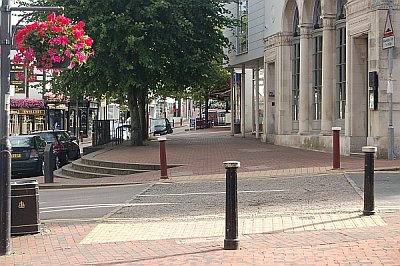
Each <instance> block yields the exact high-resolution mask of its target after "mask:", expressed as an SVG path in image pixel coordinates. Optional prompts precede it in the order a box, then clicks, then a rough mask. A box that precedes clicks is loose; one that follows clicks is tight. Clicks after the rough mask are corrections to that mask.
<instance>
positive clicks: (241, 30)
mask: <svg viewBox="0 0 400 266" xmlns="http://www.w3.org/2000/svg"><path fill="white" fill-rule="evenodd" d="M237 11H238V14H237V18H238V20H239V26H238V27H237V36H236V53H237V54H242V53H246V52H247V51H248V35H249V32H248V21H249V17H248V0H239V1H238V9H237Z"/></svg>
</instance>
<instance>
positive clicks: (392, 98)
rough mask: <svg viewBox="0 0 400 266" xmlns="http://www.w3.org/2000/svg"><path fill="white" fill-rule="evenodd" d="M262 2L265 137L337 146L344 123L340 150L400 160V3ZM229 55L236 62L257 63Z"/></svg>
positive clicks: (324, 147)
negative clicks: (372, 151) (399, 42)
mask: <svg viewBox="0 0 400 266" xmlns="http://www.w3.org/2000/svg"><path fill="white" fill-rule="evenodd" d="M251 1H252V0H249V1H248V3H251ZM278 2H281V1H278ZM264 7H265V9H264V17H265V19H264V38H263V47H264V51H263V63H264V64H263V69H264V79H265V92H264V95H266V97H265V101H266V104H265V106H266V108H265V110H264V121H263V132H265V134H263V135H262V138H261V139H262V140H263V141H267V142H271V143H275V144H278V145H287V146H296V147H302V148H306V149H315V150H324V151H331V150H332V128H333V127H340V128H341V131H340V136H341V139H340V141H341V153H342V154H347V155H349V154H352V153H361V148H362V147H363V146H376V147H378V157H380V158H388V157H389V158H395V157H396V156H397V157H398V155H399V148H400V87H399V86H400V84H399V82H398V80H399V76H400V68H399V65H400V58H399V49H398V47H396V45H395V42H393V40H394V39H395V37H397V36H400V12H399V8H400V6H399V0H347V1H346V0H285V1H282V2H281V3H277V1H267V0H266V1H264ZM248 18H249V20H251V19H252V14H251V8H250V9H249V14H248ZM249 43H251V36H250V35H249ZM230 58H231V59H232V62H234V63H233V65H234V66H236V67H239V66H241V67H243V66H246V65H247V64H248V62H252V60H253V59H251V58H248V61H246V62H240V60H238V58H239V57H238V55H232V54H231V55H230ZM255 59H257V58H255ZM257 60H258V59H257ZM235 64H236V65H235ZM250 65H251V64H250ZM246 89H247V88H246Z"/></svg>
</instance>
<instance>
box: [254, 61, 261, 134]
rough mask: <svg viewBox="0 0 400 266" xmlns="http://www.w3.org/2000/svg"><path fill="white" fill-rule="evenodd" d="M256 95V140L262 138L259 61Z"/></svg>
mask: <svg viewBox="0 0 400 266" xmlns="http://www.w3.org/2000/svg"><path fill="white" fill-rule="evenodd" d="M255 72H256V73H255V87H256V88H255V89H256V90H255V94H256V101H255V108H254V111H255V114H254V115H255V123H256V139H258V138H260V122H259V120H260V114H259V111H258V110H259V108H260V107H259V106H260V64H259V62H258V60H257V66H256V69H255Z"/></svg>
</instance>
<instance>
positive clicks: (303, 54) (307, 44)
mask: <svg viewBox="0 0 400 266" xmlns="http://www.w3.org/2000/svg"><path fill="white" fill-rule="evenodd" d="M311 31H312V28H311V24H301V25H300V92H299V94H300V102H299V104H300V106H299V134H307V133H308V132H309V128H310V118H309V113H310V112H309V110H310V100H309V92H310V90H311V85H310V80H309V79H310V74H311V71H310V67H309V66H310V64H309V62H310V58H311V57H312V53H311V51H310V49H311Z"/></svg>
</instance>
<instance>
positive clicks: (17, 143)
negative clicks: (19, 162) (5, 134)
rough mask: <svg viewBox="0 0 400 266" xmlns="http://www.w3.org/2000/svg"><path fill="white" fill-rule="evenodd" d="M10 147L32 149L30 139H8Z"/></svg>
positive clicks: (31, 139) (31, 140)
mask: <svg viewBox="0 0 400 266" xmlns="http://www.w3.org/2000/svg"><path fill="white" fill-rule="evenodd" d="M10 142H11V146H12V147H33V146H34V143H33V138H32V137H10Z"/></svg>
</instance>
